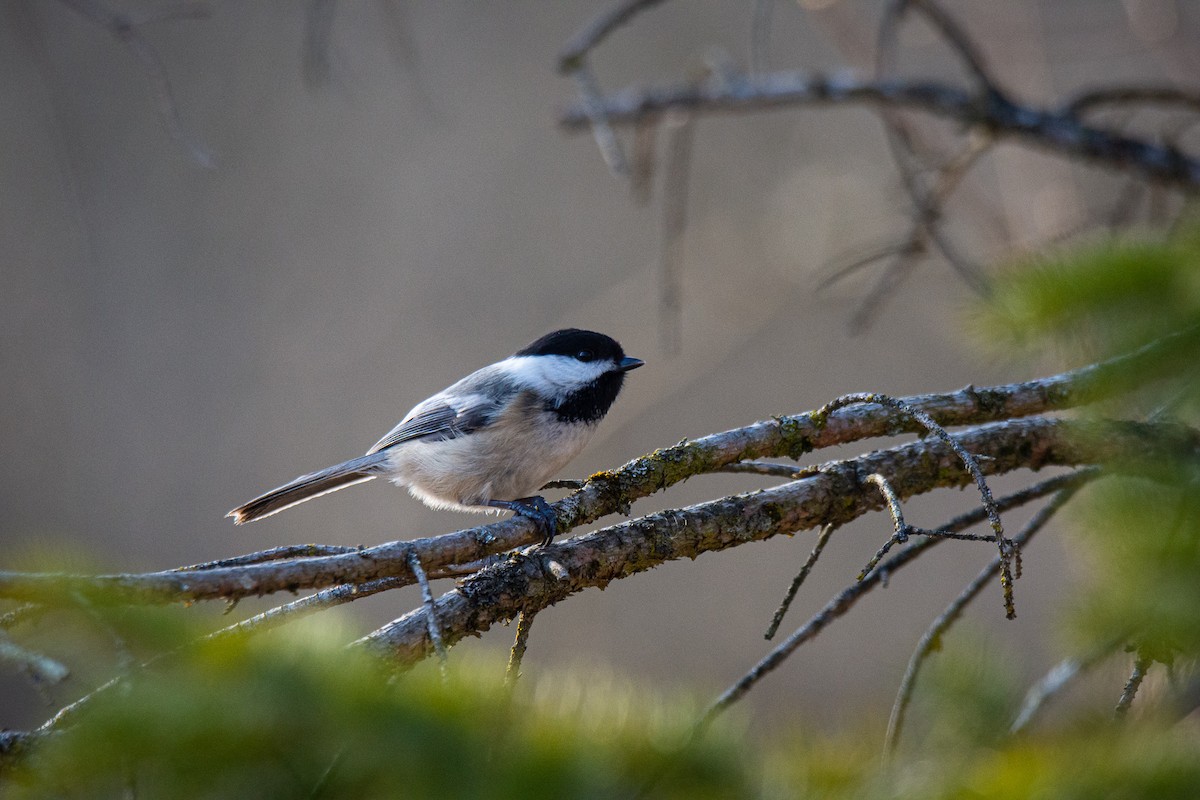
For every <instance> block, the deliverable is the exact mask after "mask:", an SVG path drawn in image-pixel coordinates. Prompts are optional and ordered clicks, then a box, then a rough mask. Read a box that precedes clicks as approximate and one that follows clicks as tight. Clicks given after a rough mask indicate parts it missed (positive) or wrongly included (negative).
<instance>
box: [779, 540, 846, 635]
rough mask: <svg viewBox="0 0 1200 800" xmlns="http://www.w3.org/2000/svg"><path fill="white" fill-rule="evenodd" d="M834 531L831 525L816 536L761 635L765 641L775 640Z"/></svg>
mask: <svg viewBox="0 0 1200 800" xmlns="http://www.w3.org/2000/svg"><path fill="white" fill-rule="evenodd" d="M835 530H837V526H836V525H832V524H830V525H826V526H825V527H823V528H821V532H820V533H819V534H818V535H817V543H816V544H815V545H813V549H812V552H810V553H809V554H808V558H807V559H806V560H805V562H804V566H803V567H801V568H800V572H799V573H798V574H797V575H796V577H795V578H792V585H791V586H789V587H788V590H787V594H785V595H784V596H783V601H782V602H780V604H779V608H777V609H775V615H774V616H773V617H771V624H770V625H768V626H767V632H766V633H764V634H763V638H764V639H766V640H767V641H770V640H771V639H774V638H775V634H776V633H777V632H778V631H779V625H780V623H782V622H783V618H784V615H786V614H787V612H788V609H789V608H791V607H792V601H793V600H795V599H796V593H797V592H799V591H800V587H801V586H802V585H804V581H805V580H806V579H807V578H808V573H810V572H812V568H813V566H814V565H815V564H816V563H817V559H818V558H820V557H821V552H822V551H823V550H824V549H825V545H826V544H828V543H829V537H830V536H832V535H833V532H834V531H835Z"/></svg>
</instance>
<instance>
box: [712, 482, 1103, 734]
mask: <svg viewBox="0 0 1200 800" xmlns="http://www.w3.org/2000/svg"><path fill="white" fill-rule="evenodd" d="M1090 477H1093V476H1092V475H1091V474H1090V472H1089V471H1087V470H1080V471H1078V472H1075V473H1071V474H1069V475H1060V476H1057V477H1054V478H1050V479H1048V480H1045V481H1042V482H1041V483H1038V484H1035V485H1034V486H1030V487H1028V488H1026V489H1023V490H1021V491H1019V492H1016V493H1014V494H1011V495H1008V496H1007V497H1002V498H1000V500H999V501H997V503H996V507H997V508H998V509H1001V510H1005V511H1007V510H1008V509H1010V508H1016V507H1018V506H1021V505H1024V504H1025V503H1029V502H1031V501H1033V500H1036V499H1037V498H1039V497H1044V496H1046V495H1048V494H1053V493H1054V492H1057V491H1059V490H1061V489H1063V488H1065V487H1067V486H1071V485H1074V484H1075V483H1077V482H1081V481H1083V480H1087V479H1089V478H1090ZM986 519H987V512H986V511H984V509H982V508H975V509H972V510H971V511H969V512H967V513H965V514H962V515H960V516H958V517H955V518H954V519H952V520H950V521H949V522H947V523H946V524H945V525H943V526H942V528H943V529H945V530H952V531H961V530H963V529H965V528H968V527H970V526H972V525H975V524H978V523H980V522H983V521H984V520H986ZM942 541H944V539H922V540H921V541H918V542H914V543H912V544H910V545H909V546H908V547H906V548H904V549H903V550H901V551H900V552H899V553H896V554H895V555H893V556H891V557H890V558H889V559H888V560H887V561H885V562H884V563H883V566H882V567H880V568H879V569H876V570H875V571H873V572H872V573H871V574H870V575H868V576H867V577H866V578H865V579H864V580H861V581H856V582H855V583H852V584H850V585H849V586H847V587H846V588H845V589H843V590H842V591H841V592H839V593H838V594H837V595H836V596H835V597H834V598H833V599H831V600H830V601H829V602H828V603H826V604H825V606H824V607H823V608H822V609H821V610H820V611H818V612H817V613H816V614H814V615H813V616H812V617H810V618H809V620H808V621H807V622H805V623H804V624H803V625H801V626H800V627H799V628H797V629H796V631H795V632H793V633H792V635H791V636H789V637H788V638H787V639H785V640H784V641H783V642H781V643H779V644H778V645H776V646H775V648H774V649H773V650H771V652H770V653H768V654H767V655H765V656H763V658H761V659H760V660H759V662H758V663H757V664H755V665H754V666H753V667H752V668H751V669H750V670H749V671H748V672H746V674H745V675H743V676H742V677H741V678H739V679H738V680H737V681H736V682H735V683H734V684H733V685H731V686H730V687H729V688H728V689H726V690H725V691H724V692H722V693H721V695H720V697H718V698H717V699H716V700H714V701H713V703H712V704H711V705H710V706H709V707H708V709H707V710H706V711H705V713H704V715H703V716H702V717H701V718H700V720H699V722H697V724H696V730H697V733H699V732H700V731H702V730H703V729H705V728H707V727H708V725H709V724H711V723H712V721H713V720H715V719H716V718H717V716H719V715H720V714H721V713H722V712H723V711H725V709H727V708H729V707H730V706H731V705H733V704H734V703H736V702H737V701H738V700H740V699H742V698H743V697H744V696H745V695H746V693H747V692H749V691H750V690H751V689H752V688H754V686H756V685H757V684H758V682H759V681H761V680H762V679H763V678H765V677H766V676H767V675H769V674H770V673H771V672H772V671H774V670H775V669H776V668H777V667H778V666H779V665H780V664H782V663H783V662H784V661H785V660H787V657H788V656H790V655H791V654H792V653H793V652H794V651H795V650H796V648H798V647H799V646H800V645H802V644H804V643H805V642H808V641H810V640H812V639H813V638H815V637H816V635H817V634H819V633H820V632H821V631H822V630H824V629H825V628H826V627H827V626H828V625H829V623H831V622H833V620H835V619H837V618H838V617H840V616H842V615H843V614H845V613H846V612H847V611H849V610H850V609H851V608H852V607H853V606H854V604H855V603H857V602H858V600H859V599H860V598H861V597H862V596H863V595H864V594H867V593H868V592H870V591H871V590H872V589H874V588H875V587H876V586H879V585H881V584H882V583H883V576H885V575H889V576H890V575H892V574H893V573H895V572H896V571H898V570H900V569H901V568H903V567H905V566H907V565H908V564H909V563H911V562H912V561H913V560H914V559H916V558H917V557H918V556H920V555H921V554H922V553H924V552H925V551H926V550H928V549H929V548H930V547H934V546H936V545H938V544H940V543H941V542H942Z"/></svg>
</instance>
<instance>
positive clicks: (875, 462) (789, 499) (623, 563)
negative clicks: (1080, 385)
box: [359, 417, 1200, 663]
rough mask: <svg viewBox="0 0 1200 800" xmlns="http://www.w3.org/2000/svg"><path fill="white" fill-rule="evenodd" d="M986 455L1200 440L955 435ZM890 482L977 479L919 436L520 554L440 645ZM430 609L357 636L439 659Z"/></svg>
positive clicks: (756, 536)
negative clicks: (874, 476)
mask: <svg viewBox="0 0 1200 800" xmlns="http://www.w3.org/2000/svg"><path fill="white" fill-rule="evenodd" d="M957 439H958V442H959V443H960V444H961V445H962V446H963V447H966V448H968V449H969V450H970V451H971V452H974V453H976V454H978V455H981V456H985V457H986V459H985V460H984V469H985V471H986V472H987V473H989V474H998V473H1004V472H1009V471H1012V470H1014V469H1022V468H1024V469H1039V468H1041V467H1044V466H1050V465H1060V466H1065V465H1079V464H1095V463H1110V462H1111V463H1113V464H1114V466H1115V467H1116V468H1119V469H1127V468H1131V467H1134V466H1136V465H1138V464H1144V463H1145V461H1146V459H1161V458H1163V457H1166V456H1168V455H1175V456H1179V455H1185V456H1187V457H1190V458H1195V455H1196V453H1197V452H1198V448H1200V435H1198V434H1197V433H1196V432H1194V431H1192V430H1191V429H1188V428H1185V427H1182V426H1178V425H1166V424H1147V423H1134V422H1103V423H1101V422H1081V421H1067V420H1055V419H1049V418H1044V417H1037V418H1033V419H1027V420H1011V421H1007V422H1002V423H996V424H991V425H982V426H979V427H976V428H972V429H970V430H967V431H962V432H960V433H959V434H958V435H957ZM871 473H880V474H885V475H888V476H890V482H891V485H892V486H893V488H894V489H895V491H896V493H897V495H899V496H900V497H902V498H907V497H911V496H913V495H915V494H919V493H923V492H927V491H930V490H932V489H935V488H942V487H957V486H963V485H965V484H967V483H969V482H971V480H972V478H971V476H970V474H969V473H968V472H967V471H965V470H964V469H963V466H962V462H961V461H960V460H959V458H958V456H957V455H956V454H955V453H954V451H953V450H952V449H951V448H950V447H948V446H947V445H946V444H945V443H944V442H942V441H940V440H929V441H917V442H913V443H910V444H907V445H903V446H901V447H896V448H892V449H889V450H880V451H876V452H873V453H869V454H867V455H864V456H862V457H860V458H857V459H850V460H847V461H837V462H831V463H828V464H824V465H822V466H821V467H819V468H817V469H813V470H811V471H809V472H808V473H807V474H806V476H805V477H803V478H800V479H799V480H796V481H792V482H789V483H786V484H783V485H782V486H777V487H773V488H770V489H765V490H762V491H757V492H752V493H749V494H741V495H732V496H729V497H723V498H721V499H719V500H713V501H710V502H706V503H700V504H698V505H694V506H689V507H687V508H683V509H678V510H668V511H663V512H661V513H658V514H651V515H648V516H646V517H643V518H641V519H637V520H633V521H631V522H627V523H623V524H620V525H614V526H612V527H609V528H605V529H603V530H600V531H596V532H594V533H591V534H588V535H587V536H582V537H579V538H576V539H572V540H570V541H566V542H560V543H557V544H552V545H550V546H548V547H546V548H544V549H542V550H539V551H535V552H534V553H532V554H530V555H514V556H513V557H512V558H510V559H509V560H508V561H507V562H505V563H503V564H500V565H497V566H494V567H489V568H487V569H484V570H482V571H481V572H479V573H477V574H476V575H473V576H471V577H469V578H467V579H465V580H464V581H463V582H462V584H461V585H460V586H459V587H458V588H456V589H454V590H453V591H451V592H448V593H446V594H444V595H443V596H442V597H440V598H438V600H437V601H436V602H435V603H434V605H433V608H434V611H435V613H436V614H437V618H438V622H439V625H440V628H441V634H442V637H443V640H444V641H445V643H446V644H447V645H453V644H454V643H455V642H457V641H459V640H461V639H462V638H463V637H465V636H472V635H478V634H479V633H481V632H483V631H486V630H488V629H489V628H490V627H491V626H492V625H493V624H495V623H497V622H502V621H507V620H510V619H512V618H513V617H514V616H516V614H517V613H519V612H520V611H521V610H522V609H525V608H535V609H536V608H541V607H545V606H547V605H550V604H553V603H556V602H558V601H560V600H562V599H564V598H566V597H568V596H570V595H572V594H575V593H576V592H579V591H582V590H583V589H586V588H593V587H598V588H602V587H604V586H606V585H608V584H609V583H610V582H612V581H614V580H617V579H620V578H625V577H628V576H629V575H632V574H635V573H638V572H643V571H645V570H648V569H651V568H653V567H655V566H657V565H659V564H662V563H664V562H666V561H670V560H675V559H680V558H695V557H696V556H698V555H700V554H701V553H705V552H712V551H719V550H724V549H727V548H730V547H735V546H738V545H742V544H746V543H748V542H752V541H758V540H761V539H766V538H769V537H772V536H776V535H778V534H784V533H793V532H795V531H799V530H804V529H807V528H814V527H818V526H820V525H825V524H829V523H832V524H844V523H845V522H848V521H849V520H852V519H854V518H856V517H859V516H861V515H863V514H865V513H868V512H870V511H874V510H877V509H879V508H880V507H881V504H882V501H881V500H880V497H879V493H878V492H875V491H866V490H865V487H864V486H863V485H862V477H861V476H863V475H869V474H871ZM427 613H428V611H427V609H425V608H420V609H416V610H414V611H412V612H410V613H408V614H407V615H405V616H404V617H401V618H400V619H397V620H395V621H394V622H392V623H390V624H388V625H386V626H384V627H383V628H380V629H379V630H377V631H375V632H373V633H371V634H370V635H368V636H366V637H364V638H363V639H361V640H359V644H360V645H362V646H364V647H367V648H368V649H370V650H372V651H374V652H377V653H379V654H380V655H385V656H387V657H389V658H393V659H396V660H397V661H399V662H400V663H411V662H413V661H416V660H419V659H421V658H424V657H425V656H426V655H428V654H429V653H430V652H432V643H431V642H430V640H429V635H428V625H427V620H426V619H425V615H426V614H427Z"/></svg>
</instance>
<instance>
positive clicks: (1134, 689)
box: [1113, 651, 1154, 721]
mask: <svg viewBox="0 0 1200 800" xmlns="http://www.w3.org/2000/svg"><path fill="white" fill-rule="evenodd" d="M1153 662H1154V659H1152V658H1150V657H1149V656H1145V655H1142V653H1141V651H1138V654H1137V657H1136V658H1135V659H1134V661H1133V671H1132V672H1130V673H1129V680H1127V681H1126V682H1125V688H1124V689H1122V690H1121V697H1120V699H1118V700H1117V706H1116V708H1114V709H1113V717H1114V718H1115V719H1117V720H1118V721H1119V720H1123V719H1125V717H1126V716H1127V715H1128V714H1129V707H1130V706H1131V705H1132V704H1133V698H1135V697H1137V693H1138V689H1139V688H1140V687H1141V685H1142V680H1143V679H1144V678H1145V677H1146V670H1148V669H1150V665H1151V664H1152V663H1153Z"/></svg>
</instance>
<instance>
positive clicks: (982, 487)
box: [817, 392, 1019, 619]
mask: <svg viewBox="0 0 1200 800" xmlns="http://www.w3.org/2000/svg"><path fill="white" fill-rule="evenodd" d="M852 403H877V404H879V405H884V406H889V407H891V408H894V409H896V410H898V411H900V412H902V413H904V414H907V415H909V416H911V417H912V418H913V419H915V420H916V421H917V422H919V423H921V424H922V425H924V426H925V427H926V428H927V429H929V431H930V432H931V433H933V434H934V435H935V436H937V437H938V438H939V439H941V440H942V441H944V442H946V444H948V445H950V448H951V449H952V450H954V452H955V454H957V455H958V457H959V458H960V459H962V462H963V465H964V466H965V467H966V468H967V470H968V471H969V472H970V473H971V477H973V478H974V479H975V485H976V486H977V487H978V489H979V494H980V496H981V498H982V500H983V508H984V510H985V511H987V515H988V520H989V521H990V522H991V526H992V532H993V533H994V534H995V539H996V546H997V548H998V549H999V550H1000V585H1001V587H1002V589H1003V592H1004V613H1005V616H1007V617H1008V618H1009V619H1013V618H1015V617H1016V616H1017V610H1016V607H1015V605H1014V603H1013V589H1012V584H1013V579H1014V578H1013V564H1014V556H1015V555H1016V554H1017V553H1018V552H1019V551H1018V549H1017V548H1016V547H1015V546H1014V545H1013V543H1012V540H1010V539H1008V538H1007V537H1006V536H1005V535H1004V525H1003V524H1002V523H1001V521H1000V513H999V512H998V511H997V510H996V504H995V501H994V500H993V499H992V490H991V488H989V487H988V484H987V480H986V479H985V478H984V476H983V470H981V469H980V468H979V462H978V461H976V460H975V456H973V455H971V454H970V453H969V452H967V450H966V449H965V448H964V447H963V446H962V445H961V444H959V443H958V441H957V440H956V439H955V438H954V437H953V436H951V435H950V434H949V433H947V432H946V429H945V428H943V427H942V426H941V425H939V424H938V423H937V422H935V421H934V419H933V418H932V417H930V416H929V415H928V414H926V413H925V412H924V411H921V410H920V409H918V408H913V407H911V406H909V405H908V404H907V403H905V402H904V401H903V400H897V399H896V398H893V397H889V396H888V395H884V394H878V393H874V392H868V393H859V394H848V395H845V396H844V397H839V398H838V399H837V400H834V401H833V402H832V403H829V404H827V405H825V406H823V407H822V408H821V409H820V411H818V412H817V413H818V414H821V413H824V412H826V411H833V410H834V409H837V408H840V407H842V406H846V405H850V404H852ZM901 519H902V518H901Z"/></svg>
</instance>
